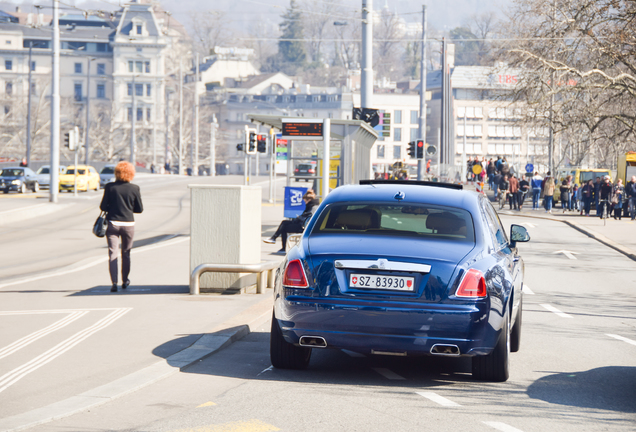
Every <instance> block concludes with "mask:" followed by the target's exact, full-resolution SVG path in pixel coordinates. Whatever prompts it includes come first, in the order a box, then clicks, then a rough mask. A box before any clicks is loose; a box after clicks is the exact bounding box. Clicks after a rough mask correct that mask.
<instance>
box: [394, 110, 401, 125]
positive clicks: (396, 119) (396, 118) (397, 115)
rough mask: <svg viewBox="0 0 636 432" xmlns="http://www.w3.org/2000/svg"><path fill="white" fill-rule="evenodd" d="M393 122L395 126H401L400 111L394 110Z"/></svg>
mask: <svg viewBox="0 0 636 432" xmlns="http://www.w3.org/2000/svg"><path fill="white" fill-rule="evenodd" d="M393 117H394V118H393V120H394V122H395V124H402V111H401V110H396V111H395V112H394V113H393Z"/></svg>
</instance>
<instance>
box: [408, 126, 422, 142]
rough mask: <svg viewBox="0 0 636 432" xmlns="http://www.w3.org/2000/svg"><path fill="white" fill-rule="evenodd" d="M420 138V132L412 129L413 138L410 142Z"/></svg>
mask: <svg viewBox="0 0 636 432" xmlns="http://www.w3.org/2000/svg"><path fill="white" fill-rule="evenodd" d="M419 136H420V130H419V129H417V128H411V138H410V139H409V141H415V140H416V139H418V138H419Z"/></svg>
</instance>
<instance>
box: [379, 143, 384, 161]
mask: <svg viewBox="0 0 636 432" xmlns="http://www.w3.org/2000/svg"><path fill="white" fill-rule="evenodd" d="M377 149H378V159H384V145H378V147H377Z"/></svg>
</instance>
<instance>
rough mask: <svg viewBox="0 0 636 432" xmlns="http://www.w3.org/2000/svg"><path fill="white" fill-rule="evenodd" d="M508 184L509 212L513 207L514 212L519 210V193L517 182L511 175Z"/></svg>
mask: <svg viewBox="0 0 636 432" xmlns="http://www.w3.org/2000/svg"><path fill="white" fill-rule="evenodd" d="M508 182H509V183H510V194H508V200H509V205H510V210H512V209H513V207H514V209H515V210H519V202H518V200H519V197H518V196H517V195H518V192H519V180H517V177H515V176H514V174H511V175H510V180H508Z"/></svg>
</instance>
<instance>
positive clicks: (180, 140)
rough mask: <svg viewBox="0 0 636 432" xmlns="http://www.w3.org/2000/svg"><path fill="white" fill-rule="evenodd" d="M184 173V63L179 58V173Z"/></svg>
mask: <svg viewBox="0 0 636 432" xmlns="http://www.w3.org/2000/svg"><path fill="white" fill-rule="evenodd" d="M182 174H183V65H182V63H181V60H179V175H182Z"/></svg>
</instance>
